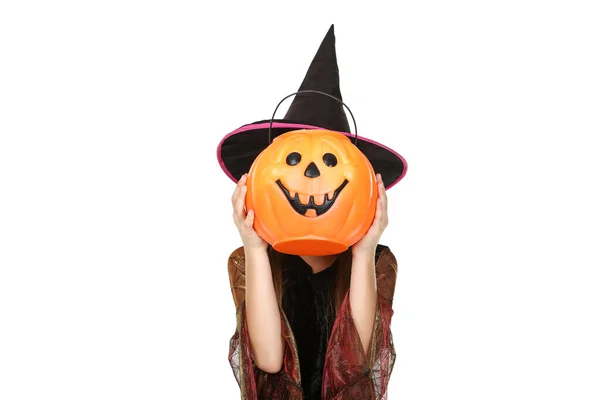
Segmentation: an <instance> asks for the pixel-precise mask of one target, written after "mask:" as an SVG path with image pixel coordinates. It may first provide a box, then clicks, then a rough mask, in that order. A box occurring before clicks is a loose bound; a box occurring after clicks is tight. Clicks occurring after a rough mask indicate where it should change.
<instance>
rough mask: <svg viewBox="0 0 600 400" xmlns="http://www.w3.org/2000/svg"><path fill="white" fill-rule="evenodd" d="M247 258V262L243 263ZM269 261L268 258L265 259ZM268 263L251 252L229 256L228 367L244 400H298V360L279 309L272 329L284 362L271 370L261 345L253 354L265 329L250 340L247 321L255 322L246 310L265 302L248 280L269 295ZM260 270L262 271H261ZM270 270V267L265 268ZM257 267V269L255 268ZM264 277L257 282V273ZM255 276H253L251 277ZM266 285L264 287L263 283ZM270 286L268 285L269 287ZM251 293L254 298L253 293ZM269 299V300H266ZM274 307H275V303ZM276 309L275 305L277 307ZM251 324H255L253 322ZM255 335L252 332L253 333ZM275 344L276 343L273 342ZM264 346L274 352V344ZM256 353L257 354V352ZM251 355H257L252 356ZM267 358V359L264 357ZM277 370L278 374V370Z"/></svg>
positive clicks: (260, 255)
mask: <svg viewBox="0 0 600 400" xmlns="http://www.w3.org/2000/svg"><path fill="white" fill-rule="evenodd" d="M246 255H247V257H248V259H249V260H248V261H247V260H246ZM267 257H268V256H267ZM261 261H263V262H265V263H267V262H268V260H267V261H265V258H264V253H262V252H256V253H255V252H254V251H253V250H250V248H244V247H239V248H237V249H236V250H235V251H233V253H231V255H230V256H229V261H228V270H229V283H230V285H231V292H232V294H233V301H234V303H235V307H236V310H237V312H236V322H237V324H236V325H237V326H236V330H235V333H234V335H233V336H232V338H231V340H230V345H229V363H230V364H231V367H232V370H233V373H234V376H235V377H236V380H237V381H238V384H239V385H240V388H241V390H242V393H243V394H244V395H243V396H242V398H243V399H248V400H249V399H257V398H258V399H269V400H275V399H301V398H302V394H301V393H300V389H299V388H300V371H299V368H300V367H299V360H298V356H297V353H296V351H295V347H294V344H293V343H292V339H291V338H292V333H291V328H290V326H289V324H288V323H287V320H286V319H285V315H284V314H283V311H282V310H281V308H278V311H279V314H278V318H279V319H278V325H272V328H274V329H275V330H276V329H277V328H276V326H278V327H279V329H280V333H279V335H280V337H281V338H282V346H283V348H282V354H283V362H282V363H281V364H280V365H279V367H273V368H270V366H269V365H267V364H268V362H266V361H264V359H263V358H261V357H262V356H261V354H262V353H261V352H260V348H261V346H262V344H261V343H263V342H260V343H258V344H255V346H254V347H256V350H253V345H252V344H251V342H252V341H254V339H259V340H260V339H261V334H264V333H265V332H264V329H261V328H262V327H261V326H260V325H259V324H256V327H258V328H259V330H258V335H256V334H255V335H254V338H253V339H252V340H251V338H250V332H249V331H250V329H249V320H251V321H254V320H253V319H252V318H249V317H248V315H247V314H248V312H249V308H254V307H253V306H252V307H251V305H252V303H255V304H260V302H261V301H263V300H265V299H264V297H265V296H263V295H264V293H261V291H262V287H261V286H258V285H253V284H252V283H250V282H247V279H248V280H251V279H254V278H256V280H257V281H259V282H261V283H262V286H264V287H266V288H267V290H266V291H267V292H269V289H270V287H269V284H268V282H269V279H272V275H271V273H270V271H269V273H268V274H267V271H266V270H267V268H266V267H264V266H265V264H263V263H261ZM261 266H262V267H263V268H261ZM267 266H268V267H269V268H270V265H268V264H267ZM255 267H256V268H255ZM247 269H248V271H249V274H248V276H246V270H247ZM260 272H262V273H264V275H265V277H266V278H267V279H264V280H263V279H259V278H260V277H259V273H260ZM252 275H254V276H252ZM265 282H267V283H265ZM272 286H273V285H272V284H271V287H272ZM248 287H249V290H248V292H249V295H248V296H247V293H246V291H247V289H248ZM253 292H254V294H255V295H254V296H253V295H252V293H253ZM273 296H274V295H273ZM247 297H248V298H249V302H250V305H248V307H247V304H246V302H247V301H246V298H247ZM266 297H268V296H266ZM274 304H277V303H276V302H275V303H274ZM277 307H278V305H277ZM259 310H260V311H262V313H264V312H265V310H266V309H265V308H264V307H260V308H259ZM253 323H254V322H253ZM253 332H254V330H253ZM275 343H277V342H275ZM263 344H264V345H266V346H267V349H270V348H274V347H276V346H273V343H268V341H265V342H264V343H263ZM257 350H258V351H257ZM253 351H254V352H255V353H256V355H258V357H256V356H254V355H253V354H252V353H253ZM267 356H268V355H267ZM278 368H279V369H280V371H279V372H278V373H273V372H276V370H277V369H278Z"/></svg>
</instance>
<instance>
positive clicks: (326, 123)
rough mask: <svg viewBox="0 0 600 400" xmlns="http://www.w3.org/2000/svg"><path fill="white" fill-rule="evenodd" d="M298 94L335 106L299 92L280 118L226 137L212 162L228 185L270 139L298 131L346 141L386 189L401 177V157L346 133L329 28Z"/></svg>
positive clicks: (332, 36) (404, 161) (248, 167)
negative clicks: (339, 136) (332, 134)
mask: <svg viewBox="0 0 600 400" xmlns="http://www.w3.org/2000/svg"><path fill="white" fill-rule="evenodd" d="M302 91H319V92H323V93H325V94H328V95H329V96H333V97H334V98H336V99H339V101H337V100H335V99H333V98H331V97H329V96H324V95H321V94H317V93H300V94H297V95H296V96H295V97H294V100H293V101H292V104H291V105H290V107H289V109H288V111H287V113H286V114H285V117H284V118H283V119H273V120H270V119H268V120H261V121H257V122H253V123H251V124H247V125H243V126H242V127H240V128H238V129H236V130H235V131H233V132H231V133H229V134H227V135H226V136H225V137H224V138H223V139H222V140H221V142H220V143H219V145H218V146H217V158H218V160H219V164H220V165H221V168H222V169H223V171H224V172H225V174H227V176H229V178H231V180H233V181H234V182H237V181H238V180H239V179H240V178H241V177H242V175H243V174H245V173H247V172H248V171H249V170H250V167H251V166H252V163H253V162H254V160H255V159H256V157H257V156H258V155H259V154H260V153H261V152H262V151H263V150H264V149H265V148H266V147H267V146H268V145H269V144H270V141H271V140H272V139H273V138H275V137H277V136H279V135H281V134H283V133H285V132H288V131H292V130H299V129H327V130H331V131H336V132H340V133H343V134H345V135H346V136H348V137H350V139H351V140H352V141H353V143H355V144H356V145H357V147H358V148H359V150H361V151H362V152H363V154H365V156H366V157H367V158H368V159H369V161H370V162H371V165H372V166H373V169H374V170H375V173H379V174H381V177H382V179H383V183H384V185H385V187H386V189H389V188H391V187H392V186H394V185H395V184H396V183H398V182H399V181H400V180H401V179H402V178H403V177H404V175H405V174H406V167H407V164H406V160H405V159H404V158H403V157H402V156H401V155H400V154H398V153H397V152H395V151H394V150H392V149H390V148H389V147H386V146H384V145H382V144H380V143H377V142H375V141H374V140H371V139H367V138H364V137H360V136H355V134H353V133H351V132H350V126H349V124H348V119H347V117H346V113H345V112H344V109H343V106H342V103H341V101H342V94H341V91H340V78H339V70H338V64H337V57H336V51H335V34H334V28H333V25H331V27H330V28H329V31H328V32H327V35H325V38H324V39H323V42H322V43H321V46H320V47H319V50H318V51H317V54H316V55H315V57H314V58H313V60H312V63H311V65H310V67H309V69H308V71H307V73H306V76H305V77H304V80H303V81H302V84H301V85H300V88H299V89H298V92H302Z"/></svg>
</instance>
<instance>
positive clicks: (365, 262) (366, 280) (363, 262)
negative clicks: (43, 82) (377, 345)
mask: <svg viewBox="0 0 600 400" xmlns="http://www.w3.org/2000/svg"><path fill="white" fill-rule="evenodd" d="M349 297H350V314H351V315H352V319H353V320H354V325H355V326H356V330H357V331H358V336H359V337H360V342H361V344H362V346H363V350H364V351H365V354H368V349H369V348H370V345H371V339H372V335H373V324H374V323H375V313H376V307H377V279H376V276H375V254H374V252H373V254H369V253H366V254H362V253H360V254H353V255H352V273H351V275H350V292H349Z"/></svg>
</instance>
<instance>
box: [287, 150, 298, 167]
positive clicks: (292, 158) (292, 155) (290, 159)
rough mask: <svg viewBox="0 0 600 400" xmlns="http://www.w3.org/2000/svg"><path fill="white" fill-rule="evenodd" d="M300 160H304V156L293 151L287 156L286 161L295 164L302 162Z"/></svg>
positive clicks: (288, 163)
mask: <svg viewBox="0 0 600 400" xmlns="http://www.w3.org/2000/svg"><path fill="white" fill-rule="evenodd" d="M300 160H302V156H301V155H300V153H297V152H293V153H290V154H288V156H287V158H286V159H285V162H286V163H287V165H291V166H294V165H298V164H300Z"/></svg>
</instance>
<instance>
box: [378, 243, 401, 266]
mask: <svg viewBox="0 0 600 400" xmlns="http://www.w3.org/2000/svg"><path fill="white" fill-rule="evenodd" d="M375 265H376V266H379V265H389V266H393V267H394V269H396V267H397V264H396V256H395V255H394V253H392V250H391V249H390V248H389V247H388V246H386V245H383V244H378V245H377V249H376V250H375Z"/></svg>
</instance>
